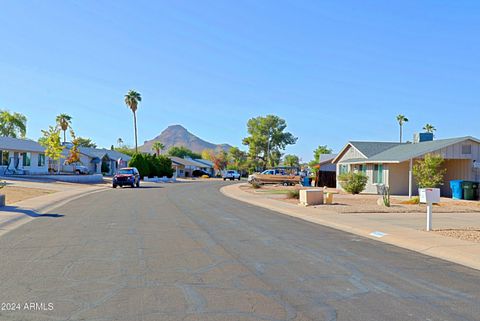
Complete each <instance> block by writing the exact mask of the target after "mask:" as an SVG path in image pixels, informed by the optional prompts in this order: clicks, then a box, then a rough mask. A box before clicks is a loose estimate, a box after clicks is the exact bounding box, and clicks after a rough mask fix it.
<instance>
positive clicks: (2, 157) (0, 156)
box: [0, 150, 10, 166]
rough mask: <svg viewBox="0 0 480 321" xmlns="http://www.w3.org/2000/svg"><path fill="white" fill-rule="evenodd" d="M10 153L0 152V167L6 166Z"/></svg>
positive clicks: (6, 151)
mask: <svg viewBox="0 0 480 321" xmlns="http://www.w3.org/2000/svg"><path fill="white" fill-rule="evenodd" d="M9 156H10V152H9V151H8V150H0V165H4V166H7V165H8V161H9V159H10V157H9Z"/></svg>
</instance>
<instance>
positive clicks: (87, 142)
mask: <svg viewBox="0 0 480 321" xmlns="http://www.w3.org/2000/svg"><path fill="white" fill-rule="evenodd" d="M77 141H78V147H89V148H97V144H95V143H94V142H93V141H92V140H91V139H90V138H84V137H77Z"/></svg>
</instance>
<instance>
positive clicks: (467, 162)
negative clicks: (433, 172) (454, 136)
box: [440, 159, 474, 197]
mask: <svg viewBox="0 0 480 321" xmlns="http://www.w3.org/2000/svg"><path fill="white" fill-rule="evenodd" d="M443 168H445V169H447V172H446V173H445V177H444V180H443V185H442V186H441V187H440V194H441V195H442V196H446V197H451V196H452V191H451V189H450V181H451V180H455V179H463V180H468V181H469V180H472V179H474V178H473V177H472V171H471V168H472V160H471V159H447V160H445V162H444V163H443Z"/></svg>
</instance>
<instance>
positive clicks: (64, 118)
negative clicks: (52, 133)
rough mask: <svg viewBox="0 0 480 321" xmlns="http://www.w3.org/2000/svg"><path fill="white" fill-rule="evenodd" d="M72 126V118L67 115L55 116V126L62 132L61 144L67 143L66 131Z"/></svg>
mask: <svg viewBox="0 0 480 321" xmlns="http://www.w3.org/2000/svg"><path fill="white" fill-rule="evenodd" d="M71 124H72V117H71V116H70V115H67V114H60V115H58V116H57V126H58V127H60V129H61V130H63V142H64V143H65V142H66V141H67V135H66V132H67V129H69V128H70V125H71Z"/></svg>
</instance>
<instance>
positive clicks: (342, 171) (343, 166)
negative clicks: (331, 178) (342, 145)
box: [338, 164, 348, 174]
mask: <svg viewBox="0 0 480 321" xmlns="http://www.w3.org/2000/svg"><path fill="white" fill-rule="evenodd" d="M338 172H339V174H345V173H348V165H347V164H340V167H339V168H338Z"/></svg>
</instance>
